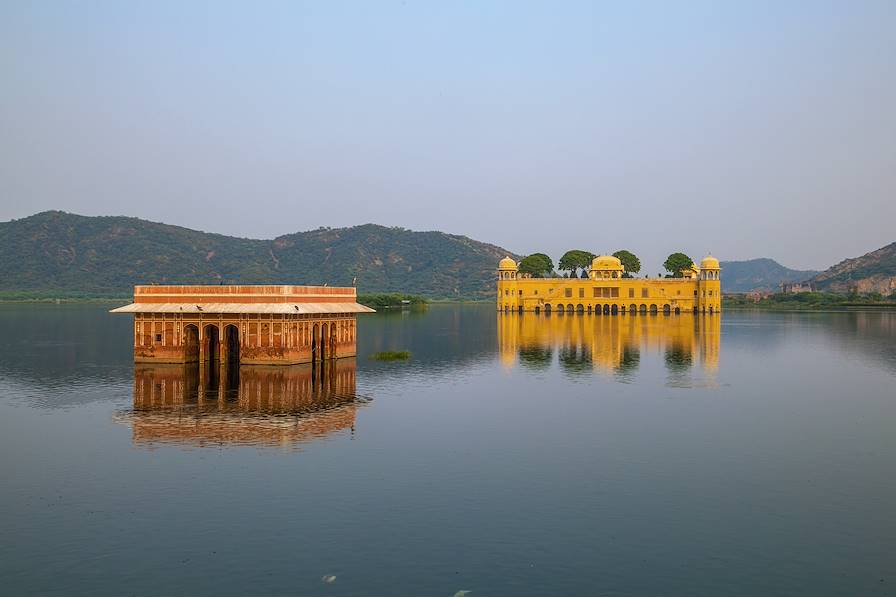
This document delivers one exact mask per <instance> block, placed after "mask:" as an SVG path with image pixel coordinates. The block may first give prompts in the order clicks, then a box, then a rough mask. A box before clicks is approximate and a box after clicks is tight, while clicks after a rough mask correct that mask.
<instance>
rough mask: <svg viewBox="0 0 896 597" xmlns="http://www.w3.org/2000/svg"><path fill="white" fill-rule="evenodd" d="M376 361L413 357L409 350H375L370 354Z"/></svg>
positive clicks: (403, 359)
mask: <svg viewBox="0 0 896 597" xmlns="http://www.w3.org/2000/svg"><path fill="white" fill-rule="evenodd" d="M370 358H371V359H373V360H374V361H406V360H408V359H409V358H411V351H409V350H386V351H383V352H375V353H373V354H372V355H370Z"/></svg>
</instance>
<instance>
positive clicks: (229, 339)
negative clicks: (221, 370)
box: [224, 324, 240, 365]
mask: <svg viewBox="0 0 896 597" xmlns="http://www.w3.org/2000/svg"><path fill="white" fill-rule="evenodd" d="M224 351H225V354H226V355H227V364H228V365H239V363H240V330H239V329H238V328H237V327H236V326H235V325H233V324H230V325H228V326H227V327H225V328H224Z"/></svg>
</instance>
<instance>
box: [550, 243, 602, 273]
mask: <svg viewBox="0 0 896 597" xmlns="http://www.w3.org/2000/svg"><path fill="white" fill-rule="evenodd" d="M592 259H594V253H591V252H590V251H582V250H580V249H573V250H571V251H567V252H566V253H564V254H563V257H561V258H560V262H559V263H558V264H557V269H559V270H561V271H565V272H569V273H570V277H573V276H575V275H576V271H577V270H580V269H588V268H589V267H591V260H592Z"/></svg>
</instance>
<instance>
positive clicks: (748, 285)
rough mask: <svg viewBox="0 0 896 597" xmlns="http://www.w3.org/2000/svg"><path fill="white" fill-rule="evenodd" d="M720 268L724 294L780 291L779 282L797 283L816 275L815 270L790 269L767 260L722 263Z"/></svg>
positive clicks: (772, 260)
mask: <svg viewBox="0 0 896 597" xmlns="http://www.w3.org/2000/svg"><path fill="white" fill-rule="evenodd" d="M721 266H722V290H723V291H724V292H750V291H752V290H768V291H775V290H780V289H781V282H799V281H801V280H806V279H807V278H811V277H812V276H814V275H816V274H817V273H818V271H817V270H796V269H790V268H789V267H784V266H783V265H781V264H780V263H778V262H777V261H775V260H774V259H768V258H760V259H749V260H747V261H722V262H721Z"/></svg>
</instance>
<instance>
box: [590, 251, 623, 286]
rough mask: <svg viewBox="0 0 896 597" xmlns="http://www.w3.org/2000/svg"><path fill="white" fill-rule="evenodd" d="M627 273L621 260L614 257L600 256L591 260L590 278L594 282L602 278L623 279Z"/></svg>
mask: <svg viewBox="0 0 896 597" xmlns="http://www.w3.org/2000/svg"><path fill="white" fill-rule="evenodd" d="M624 271H625V267H623V265H622V262H621V261H619V258H617V257H613V256H612V255H598V256H597V257H595V258H594V259H592V260H591V272H590V276H591V279H592V280H599V279H602V278H621V277H622V272H624Z"/></svg>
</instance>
